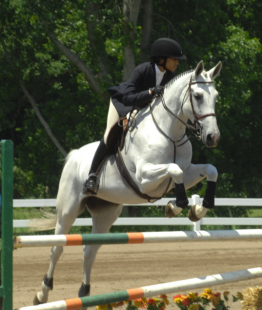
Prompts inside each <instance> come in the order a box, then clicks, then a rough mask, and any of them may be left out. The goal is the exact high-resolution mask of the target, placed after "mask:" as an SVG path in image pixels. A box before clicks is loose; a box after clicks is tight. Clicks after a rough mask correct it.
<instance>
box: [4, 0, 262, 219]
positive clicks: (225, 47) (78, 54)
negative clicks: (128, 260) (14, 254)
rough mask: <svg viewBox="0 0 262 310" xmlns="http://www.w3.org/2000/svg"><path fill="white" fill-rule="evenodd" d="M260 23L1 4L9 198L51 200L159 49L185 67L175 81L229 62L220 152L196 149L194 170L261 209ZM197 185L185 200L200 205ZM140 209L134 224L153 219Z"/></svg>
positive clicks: (187, 11) (241, 10)
mask: <svg viewBox="0 0 262 310" xmlns="http://www.w3.org/2000/svg"><path fill="white" fill-rule="evenodd" d="M261 13H262V2H261V1H256V0H209V1H207V2H205V3H203V2H202V1H199V0H75V1H70V0H59V1H53V0H45V1H43V0H10V1H8V0H3V1H1V9H0V38H1V45H0V69H1V70H0V80H1V83H0V105H1V106H0V107H1V108H0V140H2V139H11V140H12V141H13V142H14V147H15V148H14V156H15V169H14V178H15V179H14V180H15V182H14V198H16V199H18V198H54V197H56V193H57V188H58V182H59V178H60V174H61V171H62V167H63V160H64V158H65V156H66V154H67V153H68V152H69V151H70V150H72V149H75V148H79V147H81V146H82V145H84V144H86V143H89V142H92V141H95V140H99V139H100V138H101V136H102V134H103V131H104V128H105V122H106V113H107V110H108V102H109V94H108V93H107V88H108V87H110V86H112V85H115V84H117V83H119V82H121V81H123V80H127V79H128V78H129V77H130V75H131V73H132V71H133V69H134V67H135V66H136V65H138V64H139V63H141V62H144V61H148V60H149V56H150V46H151V44H152V42H153V41H154V40H155V39H157V38H159V37H170V38H173V39H175V40H177V41H179V42H180V44H181V46H182V47H183V52H184V53H185V54H186V55H187V57H188V60H187V61H186V62H183V63H182V62H181V63H180V66H179V68H178V70H177V74H179V73H181V72H183V71H185V70H189V69H191V68H195V66H196V65H197V63H198V62H199V61H200V60H204V63H205V67H206V68H207V69H210V68H211V67H213V66H214V65H215V64H216V63H217V62H218V61H220V60H221V61H222V63H223V69H222V72H221V74H220V76H219V77H218V78H217V80H216V87H217V89H218V91H219V93H220V97H219V99H218V102H217V108H216V112H217V117H218V124H219V128H220V131H221V139H220V142H219V145H218V147H217V148H215V149H207V148H205V147H204V146H203V145H202V144H201V143H199V142H198V141H195V140H193V141H192V142H193V148H194V149H193V150H194V154H193V162H194V163H211V164H213V165H215V166H216V167H217V169H218V172H219V179H218V188H217V197H252V198H256V197H261V193H262V190H261V188H262V178H261V166H262V159H261V158H262V157H261V155H260V150H261V149H262V139H261V136H262V126H261V124H262V109H261V107H260V104H261V98H262V84H261V81H262V79H261V77H262V45H261V42H262V19H261ZM202 185H205V182H203V184H202ZM202 185H201V184H199V185H198V186H196V187H195V188H193V189H191V190H190V191H188V195H190V194H192V193H194V194H197V193H198V194H200V195H201V196H203V191H204V189H205V186H203V187H201V186H202ZM140 209H141V210H138V211H134V210H132V209H130V213H132V212H133V213H134V212H135V213H136V215H138V216H140V215H146V214H142V213H152V210H149V211H145V209H143V208H140ZM160 209H161V208H160ZM162 211H163V210H162V209H161V211H159V212H160V213H159V214H162V213H163V212H162ZM161 212H162V213H161ZM222 214H223V215H225V216H232V214H233V215H236V214H238V215H240V216H241V215H246V211H244V209H243V208H220V209H219V208H217V209H216V210H215V213H214V214H213V216H220V215H222Z"/></svg>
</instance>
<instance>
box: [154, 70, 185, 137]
mask: <svg viewBox="0 0 262 310" xmlns="http://www.w3.org/2000/svg"><path fill="white" fill-rule="evenodd" d="M189 79H190V74H187V75H186V76H185V77H183V78H180V79H179V80H177V81H171V83H170V84H168V85H167V86H166V89H165V94H164V98H163V100H164V102H165V104H166V105H167V107H168V108H169V109H170V110H171V111H172V112H173V113H174V114H175V115H176V116H177V117H178V118H179V119H181V120H182V121H183V122H185V123H186V122H187V120H188V118H187V116H186V115H185V114H184V113H183V110H182V109H181V104H182V100H183V94H184V93H185V88H186V86H187V85H188V82H189ZM181 98H182V99H181ZM152 107H153V113H154V116H155V119H156V122H157V123H158V125H159V127H160V128H162V129H163V130H164V131H165V133H166V134H167V135H168V136H169V137H170V138H171V139H172V140H175V141H177V140H180V139H181V138H182V137H183V135H184V134H185V125H184V124H183V123H182V122H181V121H180V120H179V119H177V118H176V117H175V116H173V115H172V114H171V113H169V112H168V111H167V110H166V109H165V108H164V105H163V102H162V99H161V98H159V99H157V100H156V101H155V103H154V104H153V106H152Z"/></svg>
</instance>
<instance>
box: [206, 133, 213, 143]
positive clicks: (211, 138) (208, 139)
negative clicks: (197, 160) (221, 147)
mask: <svg viewBox="0 0 262 310" xmlns="http://www.w3.org/2000/svg"><path fill="white" fill-rule="evenodd" d="M212 143H213V136H212V134H209V135H207V144H209V145H210V144H212Z"/></svg>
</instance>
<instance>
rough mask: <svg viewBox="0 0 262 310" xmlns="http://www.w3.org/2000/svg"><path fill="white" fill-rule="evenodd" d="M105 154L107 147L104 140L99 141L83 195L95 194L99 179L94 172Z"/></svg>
mask: <svg viewBox="0 0 262 310" xmlns="http://www.w3.org/2000/svg"><path fill="white" fill-rule="evenodd" d="M106 154H107V147H106V144H105V142H104V139H102V140H101V141H100V144H99V146H98V148H97V150H96V152H95V156H94V158H93V161H92V165H91V168H90V171H89V176H88V178H87V180H86V181H85V184H84V188H83V193H84V194H88V193H91V194H93V195H96V194H97V191H98V188H99V178H98V176H97V175H96V172H97V170H98V168H99V166H100V164H101V163H102V161H103V160H104V158H105V156H106Z"/></svg>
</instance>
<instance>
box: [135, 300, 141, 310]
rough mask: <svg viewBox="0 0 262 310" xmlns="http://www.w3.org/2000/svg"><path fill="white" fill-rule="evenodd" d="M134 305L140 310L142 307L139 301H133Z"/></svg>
mask: <svg viewBox="0 0 262 310" xmlns="http://www.w3.org/2000/svg"><path fill="white" fill-rule="evenodd" d="M134 305H135V306H136V307H137V308H140V307H141V306H142V303H141V301H140V300H134Z"/></svg>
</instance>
